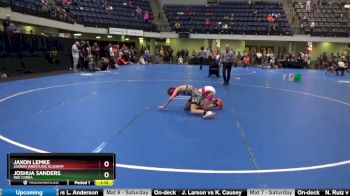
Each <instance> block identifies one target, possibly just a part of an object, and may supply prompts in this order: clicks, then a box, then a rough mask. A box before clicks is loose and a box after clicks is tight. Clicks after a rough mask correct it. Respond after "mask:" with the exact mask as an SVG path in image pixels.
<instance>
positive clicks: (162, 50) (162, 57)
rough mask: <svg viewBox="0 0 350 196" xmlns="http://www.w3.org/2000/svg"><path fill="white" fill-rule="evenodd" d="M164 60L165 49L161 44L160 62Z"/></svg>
mask: <svg viewBox="0 0 350 196" xmlns="http://www.w3.org/2000/svg"><path fill="white" fill-rule="evenodd" d="M163 62H164V49H163V46H161V47H160V49H159V63H163Z"/></svg>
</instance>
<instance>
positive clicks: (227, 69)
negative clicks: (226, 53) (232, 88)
mask: <svg viewBox="0 0 350 196" xmlns="http://www.w3.org/2000/svg"><path fill="white" fill-rule="evenodd" d="M231 69H232V63H224V65H223V67H222V76H223V77H224V82H225V83H229V82H230V78H231Z"/></svg>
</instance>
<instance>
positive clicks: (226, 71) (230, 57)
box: [221, 44, 237, 85]
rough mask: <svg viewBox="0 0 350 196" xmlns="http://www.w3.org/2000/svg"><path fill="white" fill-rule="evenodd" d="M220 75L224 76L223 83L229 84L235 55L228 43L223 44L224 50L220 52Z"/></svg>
mask: <svg viewBox="0 0 350 196" xmlns="http://www.w3.org/2000/svg"><path fill="white" fill-rule="evenodd" d="M221 61H222V65H223V67H222V76H223V78H224V83H223V84H224V85H229V84H230V78H231V69H232V65H235V66H236V64H237V56H236V55H235V54H234V52H233V51H232V50H231V48H230V45H229V44H226V45H225V51H224V52H223V53H222V58H221Z"/></svg>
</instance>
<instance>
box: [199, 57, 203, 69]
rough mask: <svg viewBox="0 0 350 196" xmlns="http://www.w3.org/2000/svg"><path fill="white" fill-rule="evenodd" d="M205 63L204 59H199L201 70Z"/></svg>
mask: <svg viewBox="0 0 350 196" xmlns="http://www.w3.org/2000/svg"><path fill="white" fill-rule="evenodd" d="M203 63H204V58H203V57H200V58H199V65H200V68H199V69H202V67H203Z"/></svg>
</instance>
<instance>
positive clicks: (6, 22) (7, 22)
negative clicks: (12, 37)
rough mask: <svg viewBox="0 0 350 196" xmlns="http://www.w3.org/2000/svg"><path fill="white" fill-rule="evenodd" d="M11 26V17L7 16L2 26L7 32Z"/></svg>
mask: <svg viewBox="0 0 350 196" xmlns="http://www.w3.org/2000/svg"><path fill="white" fill-rule="evenodd" d="M10 24H11V20H10V15H9V14H7V15H6V19H5V20H4V21H3V22H2V26H3V28H4V31H5V32H7V31H8V28H9V27H10Z"/></svg>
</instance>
